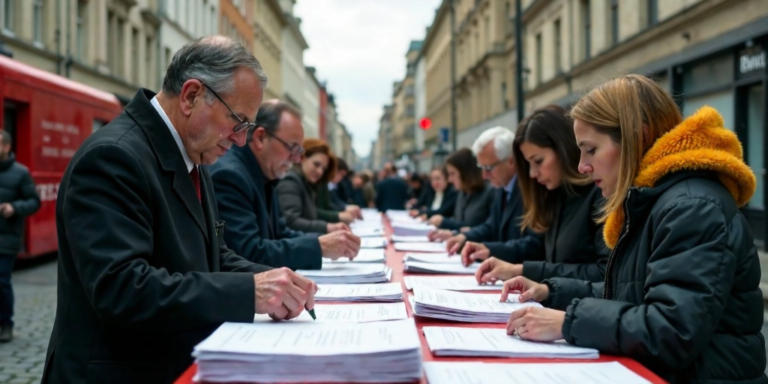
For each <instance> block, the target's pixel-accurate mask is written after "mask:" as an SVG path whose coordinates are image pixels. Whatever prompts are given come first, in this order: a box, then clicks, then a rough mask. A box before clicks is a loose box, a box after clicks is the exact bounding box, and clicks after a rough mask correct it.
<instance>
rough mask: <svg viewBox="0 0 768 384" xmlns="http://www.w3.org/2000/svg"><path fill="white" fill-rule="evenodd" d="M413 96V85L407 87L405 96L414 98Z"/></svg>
mask: <svg viewBox="0 0 768 384" xmlns="http://www.w3.org/2000/svg"><path fill="white" fill-rule="evenodd" d="M413 94H414V91H413V85H408V86H406V87H405V95H406V96H413Z"/></svg>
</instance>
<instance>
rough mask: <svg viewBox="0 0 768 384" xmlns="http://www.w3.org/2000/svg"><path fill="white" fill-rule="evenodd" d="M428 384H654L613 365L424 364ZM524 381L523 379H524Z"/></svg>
mask: <svg viewBox="0 0 768 384" xmlns="http://www.w3.org/2000/svg"><path fill="white" fill-rule="evenodd" d="M424 373H425V374H426V376H427V380H428V381H429V384H469V383H471V384H497V383H522V382H524V383H528V384H536V383H558V384H584V383H590V384H615V383H622V384H651V382H650V381H648V380H646V379H644V378H643V377H641V376H640V375H638V374H637V373H635V372H632V371H631V370H629V369H628V368H627V367H625V366H623V365H621V364H620V363H618V362H616V361H613V362H610V363H534V364H531V363H529V364H494V363H492V364H485V363H464V362H455V361H452V362H429V363H424ZM523 378H524V379H523Z"/></svg>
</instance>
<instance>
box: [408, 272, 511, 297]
mask: <svg viewBox="0 0 768 384" xmlns="http://www.w3.org/2000/svg"><path fill="white" fill-rule="evenodd" d="M403 281H404V282H405V288H406V289H409V290H410V289H414V288H417V287H418V288H433V289H444V290H449V291H501V289H502V286H503V284H502V283H501V282H497V283H496V284H493V285H491V284H486V285H480V284H478V283H477V280H476V279H475V277H474V276H405V278H404V279H403ZM513 295H514V294H513Z"/></svg>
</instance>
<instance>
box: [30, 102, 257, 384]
mask: <svg viewBox="0 0 768 384" xmlns="http://www.w3.org/2000/svg"><path fill="white" fill-rule="evenodd" d="M153 96H154V93H152V92H150V91H148V90H144V89H142V90H139V92H138V93H137V94H136V96H135V97H134V98H133V100H132V101H131V102H130V103H129V104H128V105H127V107H126V109H125V111H124V112H123V113H122V114H120V115H119V116H118V117H117V118H115V119H114V120H113V121H112V122H110V123H109V124H107V125H106V126H104V127H103V128H102V129H100V130H98V131H97V132H96V133H94V134H93V135H91V136H90V137H89V138H88V139H87V140H86V141H85V142H84V143H83V144H82V145H81V146H80V149H78V151H77V152H76V153H75V156H74V157H73V158H72V160H71V161H70V163H69V166H68V167H67V169H66V171H65V172H64V176H63V178H62V180H61V187H60V188H59V194H58V204H57V205H56V226H57V230H58V240H59V277H58V297H57V308H56V320H55V323H54V326H53V332H52V334H51V340H50V344H49V345H48V353H47V357H46V367H45V374H44V376H43V383H51V384H53V383H67V384H72V383H75V384H76V383H111V384H123V383H144V384H155V383H171V382H173V381H174V380H175V379H176V378H178V376H179V375H181V373H182V372H184V370H186V369H187V368H188V367H189V366H190V364H191V363H192V361H193V359H192V356H191V353H192V348H193V347H194V346H195V345H196V344H198V343H199V342H200V341H202V340H203V339H204V338H205V337H207V336H208V335H210V334H211V332H213V331H214V330H215V329H216V328H217V327H218V326H219V325H221V324H222V323H223V322H226V321H234V322H250V321H253V316H254V313H255V305H256V297H255V296H256V295H255V289H254V277H253V275H254V273H258V272H263V271H266V270H269V267H266V266H263V265H259V264H254V263H251V262H249V261H247V260H245V259H244V258H242V257H240V256H238V255H236V254H235V253H234V252H232V251H230V250H229V249H228V248H227V246H226V245H225V244H224V229H225V226H224V225H223V224H222V223H221V222H220V221H218V220H217V217H218V213H217V212H216V200H215V197H214V192H213V185H212V182H211V178H210V176H209V174H208V170H207V169H206V168H205V167H204V166H201V167H200V168H199V170H200V184H201V185H200V188H201V193H202V203H201V201H198V199H197V195H196V194H195V188H194V185H193V183H192V179H191V177H190V175H189V172H188V171H187V166H186V164H185V163H184V160H183V158H182V155H181V152H180V151H179V149H178V147H177V145H176V142H175V141H174V139H173V136H172V135H171V133H170V131H169V129H168V128H167V126H166V125H165V123H164V122H163V120H162V119H161V118H160V116H159V115H158V114H157V112H156V111H155V109H154V108H153V107H152V105H151V104H150V99H151V98H152V97H153Z"/></svg>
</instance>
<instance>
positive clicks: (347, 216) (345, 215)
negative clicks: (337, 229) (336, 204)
mask: <svg viewBox="0 0 768 384" xmlns="http://www.w3.org/2000/svg"><path fill="white" fill-rule="evenodd" d="M355 218H356V217H355V216H354V215H352V214H351V213H349V212H347V211H344V212H339V221H341V222H342V223H345V224H349V223H351V222H353V221H355Z"/></svg>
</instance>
